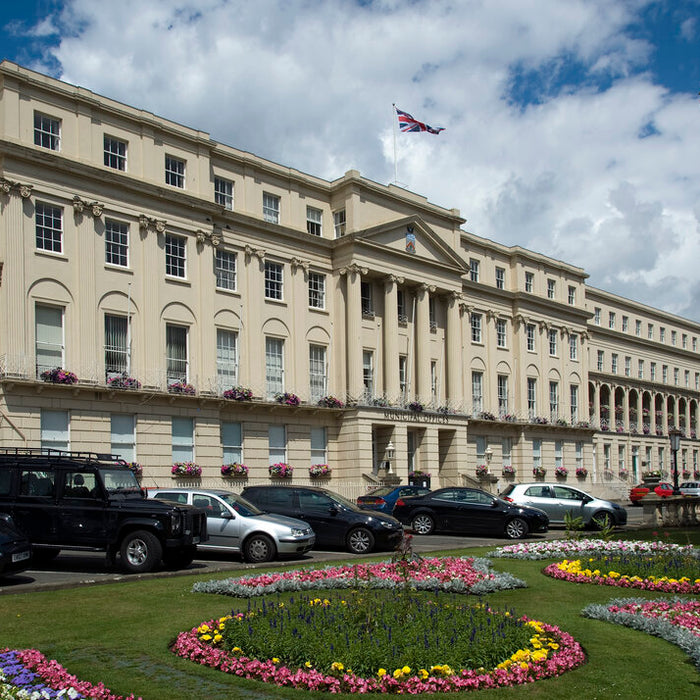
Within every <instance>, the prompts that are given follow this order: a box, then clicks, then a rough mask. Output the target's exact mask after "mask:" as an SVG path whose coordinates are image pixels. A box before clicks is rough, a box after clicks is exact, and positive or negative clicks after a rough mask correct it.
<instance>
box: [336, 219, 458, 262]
mask: <svg viewBox="0 0 700 700" xmlns="http://www.w3.org/2000/svg"><path fill="white" fill-rule="evenodd" d="M345 239H347V240H345V243H346V244H347V243H349V242H350V241H352V242H354V243H355V245H359V246H361V247H363V248H366V247H370V248H371V247H377V248H381V249H382V250H383V252H384V253H387V252H389V250H387V249H390V250H391V251H395V252H396V253H397V254H398V255H401V256H408V257H409V258H417V259H420V261H421V262H429V263H433V264H436V265H447V266H449V267H456V268H458V269H459V270H460V271H466V270H467V265H466V263H465V261H464V260H463V259H462V258H461V257H460V256H459V255H458V254H457V253H455V251H454V250H453V249H452V248H451V247H450V246H449V245H448V244H447V242H446V241H445V240H444V239H443V238H441V237H440V236H439V235H438V234H437V233H436V232H435V231H434V230H433V229H432V228H431V227H430V226H428V225H427V224H426V223H425V221H423V220H422V219H421V218H420V217H419V216H408V217H404V218H402V219H398V220H396V221H390V222H386V223H383V224H378V225H377V226H372V227H371V228H367V229H364V230H362V231H356V232H354V233H352V234H349V235H348V236H346V237H345Z"/></svg>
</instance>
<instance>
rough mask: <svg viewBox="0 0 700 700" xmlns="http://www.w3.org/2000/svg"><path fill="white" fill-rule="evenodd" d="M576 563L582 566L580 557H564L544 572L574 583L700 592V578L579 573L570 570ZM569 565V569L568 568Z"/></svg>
mask: <svg viewBox="0 0 700 700" xmlns="http://www.w3.org/2000/svg"><path fill="white" fill-rule="evenodd" d="M576 564H578V565H579V568H580V564H581V561H580V560H578V559H574V560H569V559H564V561H559V562H555V563H554V564H550V565H549V566H548V567H546V568H545V569H544V571H543V572H542V573H544V574H545V576H550V577H551V578H555V579H559V580H561V581H570V582H572V583H590V584H594V585H597V586H617V587H619V588H637V589H639V590H642V591H662V592H663V593H700V579H695V582H694V583H693V582H691V581H690V579H687V581H684V580H683V579H680V580H679V579H673V578H671V579H669V578H666V577H665V576H664V577H662V578H659V579H656V577H652V578H639V576H628V575H626V574H618V573H616V572H615V571H610V572H608V573H607V574H604V573H602V572H601V573H599V574H596V573H595V571H593V572H590V573H589V574H587V573H585V572H586V571H590V570H589V569H584V570H582V571H581V573H578V572H576V571H571V570H570V569H571V567H574V566H575V565H576ZM567 567H568V568H569V570H567Z"/></svg>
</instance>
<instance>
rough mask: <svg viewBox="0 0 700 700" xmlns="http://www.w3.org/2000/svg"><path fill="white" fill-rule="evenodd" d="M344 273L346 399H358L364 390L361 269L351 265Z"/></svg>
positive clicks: (341, 272)
mask: <svg viewBox="0 0 700 700" xmlns="http://www.w3.org/2000/svg"><path fill="white" fill-rule="evenodd" d="M340 274H341V275H345V279H346V286H345V292H346V294H345V327H346V328H347V343H346V346H347V347H346V352H347V355H346V364H347V390H348V399H358V398H359V397H360V396H362V393H363V391H364V384H363V381H362V340H361V333H362V303H361V298H360V275H361V270H360V268H359V267H358V266H357V265H351V266H348V267H346V268H343V269H342V270H340Z"/></svg>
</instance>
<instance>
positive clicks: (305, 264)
mask: <svg viewBox="0 0 700 700" xmlns="http://www.w3.org/2000/svg"><path fill="white" fill-rule="evenodd" d="M289 262H290V264H291V266H292V271H294V270H296V269H297V268H298V267H300V268H301V269H302V270H304V274H306V273H307V272H308V271H309V268H310V267H311V262H310V261H309V260H302V259H301V258H292V259H291V260H290V261H289Z"/></svg>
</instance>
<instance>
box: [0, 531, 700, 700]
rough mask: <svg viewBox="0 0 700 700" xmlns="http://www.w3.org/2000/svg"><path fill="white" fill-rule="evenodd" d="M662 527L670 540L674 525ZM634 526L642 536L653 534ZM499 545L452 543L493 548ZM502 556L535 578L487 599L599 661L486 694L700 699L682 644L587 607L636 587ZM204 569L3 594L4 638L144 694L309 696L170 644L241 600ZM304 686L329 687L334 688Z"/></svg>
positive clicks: (1, 642)
mask: <svg viewBox="0 0 700 700" xmlns="http://www.w3.org/2000/svg"><path fill="white" fill-rule="evenodd" d="M668 532H669V537H668V538H667V539H669V540H670V541H678V542H679V543H687V542H689V541H690V542H692V543H694V544H695V545H696V546H698V542H700V532H699V531H697V530H694V531H670V530H669V531H668ZM659 534H660V536H661V538H662V539H665V538H664V535H663V533H659ZM631 535H632V536H631V538H632V539H634V538H636V537H639V536H640V535H648V536H651V533H650V532H649V533H646V532H643V533H642V532H639V533H631ZM490 549H492V548H471V549H465V550H459V551H455V552H452V553H453V554H460V555H464V554H467V555H475V556H484V555H485V553H486V552H488V551H489V550H490ZM441 554H445V553H444V552H443V553H441ZM352 561H357V559H353V560H352ZM493 561H494V568H496V569H497V570H501V571H509V572H511V573H512V574H514V575H515V576H517V577H519V578H522V579H524V580H525V581H527V583H528V588H526V589H518V590H513V591H503V592H499V593H496V594H492V595H489V596H488V597H487V600H488V601H489V602H490V603H491V604H492V605H494V606H497V607H502V606H509V607H512V608H513V609H514V610H515V612H516V613H517V614H519V615H528V616H529V617H532V618H536V619H540V620H543V621H545V622H549V623H552V624H555V625H558V626H559V627H561V628H562V629H563V630H565V631H567V632H569V633H571V634H572V635H573V636H574V637H575V638H576V639H577V640H578V641H579V642H580V643H581V644H582V645H583V647H584V649H585V651H586V654H587V657H588V662H587V663H586V664H585V665H584V666H582V667H580V668H579V669H576V670H574V671H571V672H569V673H567V674H565V675H564V676H561V677H559V678H555V679H551V680H547V681H540V682H537V683H534V684H530V685H527V686H521V687H517V688H507V689H506V688H504V689H500V690H484V691H479V695H478V697H480V698H484V699H488V698H496V697H498V698H504V697H506V696H507V697H508V698H521V697H527V698H548V699H549V698H576V699H577V700H579V699H580V698H585V699H586V700H593V699H596V698H600V699H607V698H654V699H662V698H674V700H676V699H682V698H696V697H700V673H698V672H697V671H696V670H695V668H694V667H693V665H692V664H691V663H690V662H689V661H688V659H687V657H686V656H685V654H683V652H682V651H681V650H680V649H678V648H676V647H675V646H673V645H671V644H669V643H668V642H665V641H663V640H660V639H656V638H653V637H649V636H647V635H644V634H642V633H640V632H636V631H634V630H631V629H627V628H624V627H621V626H618V625H612V624H609V623H605V622H599V621H596V620H588V619H584V618H582V617H581V616H580V611H581V609H582V608H583V607H584V606H585V605H587V604H588V603H604V602H606V601H607V600H609V599H610V598H614V597H621V596H624V595H626V592H625V591H621V590H620V589H616V588H610V587H603V586H591V585H583V584H572V583H566V582H559V581H555V580H553V579H550V578H548V577H545V576H543V575H542V573H541V570H542V569H543V568H544V566H546V564H547V563H548V562H546V561H544V562H543V561H539V562H528V561H519V560H505V559H494V560H493ZM292 566H294V565H292ZM220 576H221V577H225V576H226V574H221V575H220ZM200 578H201V576H197V577H196V576H181V577H171V578H164V579H152V580H148V581H141V582H133V583H131V582H123V583H115V584H107V585H99V586H93V587H89V588H87V587H83V588H79V589H70V590H65V591H51V592H41V593H31V594H19V595H3V596H0V646H5V645H6V646H9V647H11V648H27V647H32V648H37V649H39V650H40V651H41V652H43V653H44V654H45V655H46V656H47V657H49V658H53V659H56V660H57V661H59V662H60V663H61V664H63V666H65V667H66V668H67V669H68V671H70V672H71V673H74V674H76V675H77V676H78V677H79V678H81V679H85V680H89V681H92V682H93V683H97V682H99V681H103V682H104V683H105V685H107V686H108V687H109V688H111V689H112V691H113V692H116V693H119V694H122V695H127V694H128V693H130V692H133V693H135V694H136V695H140V696H142V697H143V698H144V700H160V699H163V700H166V699H167V700H173V699H176V698H183V699H185V698H188V699H189V698H217V697H219V698H223V697H225V698H246V699H248V698H249V699H251V700H253V699H257V698H287V697H289V698H292V697H296V698H300V697H301V691H294V690H288V689H281V688H277V687H275V686H268V685H263V684H261V683H257V682H253V681H243V680H239V679H237V678H233V677H228V676H227V675H225V674H223V673H221V672H218V671H214V670H209V669H206V668H203V667H200V666H197V665H195V664H194V663H192V662H189V661H185V660H184V659H179V658H177V657H175V656H174V655H172V654H171V653H170V652H169V651H168V644H169V642H170V641H171V640H172V639H173V638H174V637H175V636H176V635H177V633H178V632H180V631H182V630H185V629H189V628H191V627H192V626H194V625H197V624H199V623H200V622H202V621H204V620H208V619H211V618H214V617H220V616H221V615H224V614H226V613H227V612H228V611H229V610H230V608H231V604H232V601H231V600H230V599H228V598H226V597H223V596H214V595H209V594H193V593H190V589H191V586H192V584H193V583H194V582H195V581H196V580H199V579H200ZM630 595H639V592H634V593H632V592H630ZM648 596H649V597H658V596H656V595H655V594H648ZM304 693H305V695H308V694H312V695H316V696H318V697H328V696H327V695H326V694H324V693H309V692H308V691H304ZM466 695H467V694H466V693H459V694H452V695H451V697H463V696H464V697H466ZM469 696H470V697H473V694H469ZM334 697H337V696H334ZM343 697H346V696H343ZM347 697H349V696H347ZM435 697H437V696H435ZM440 697H444V696H440Z"/></svg>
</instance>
